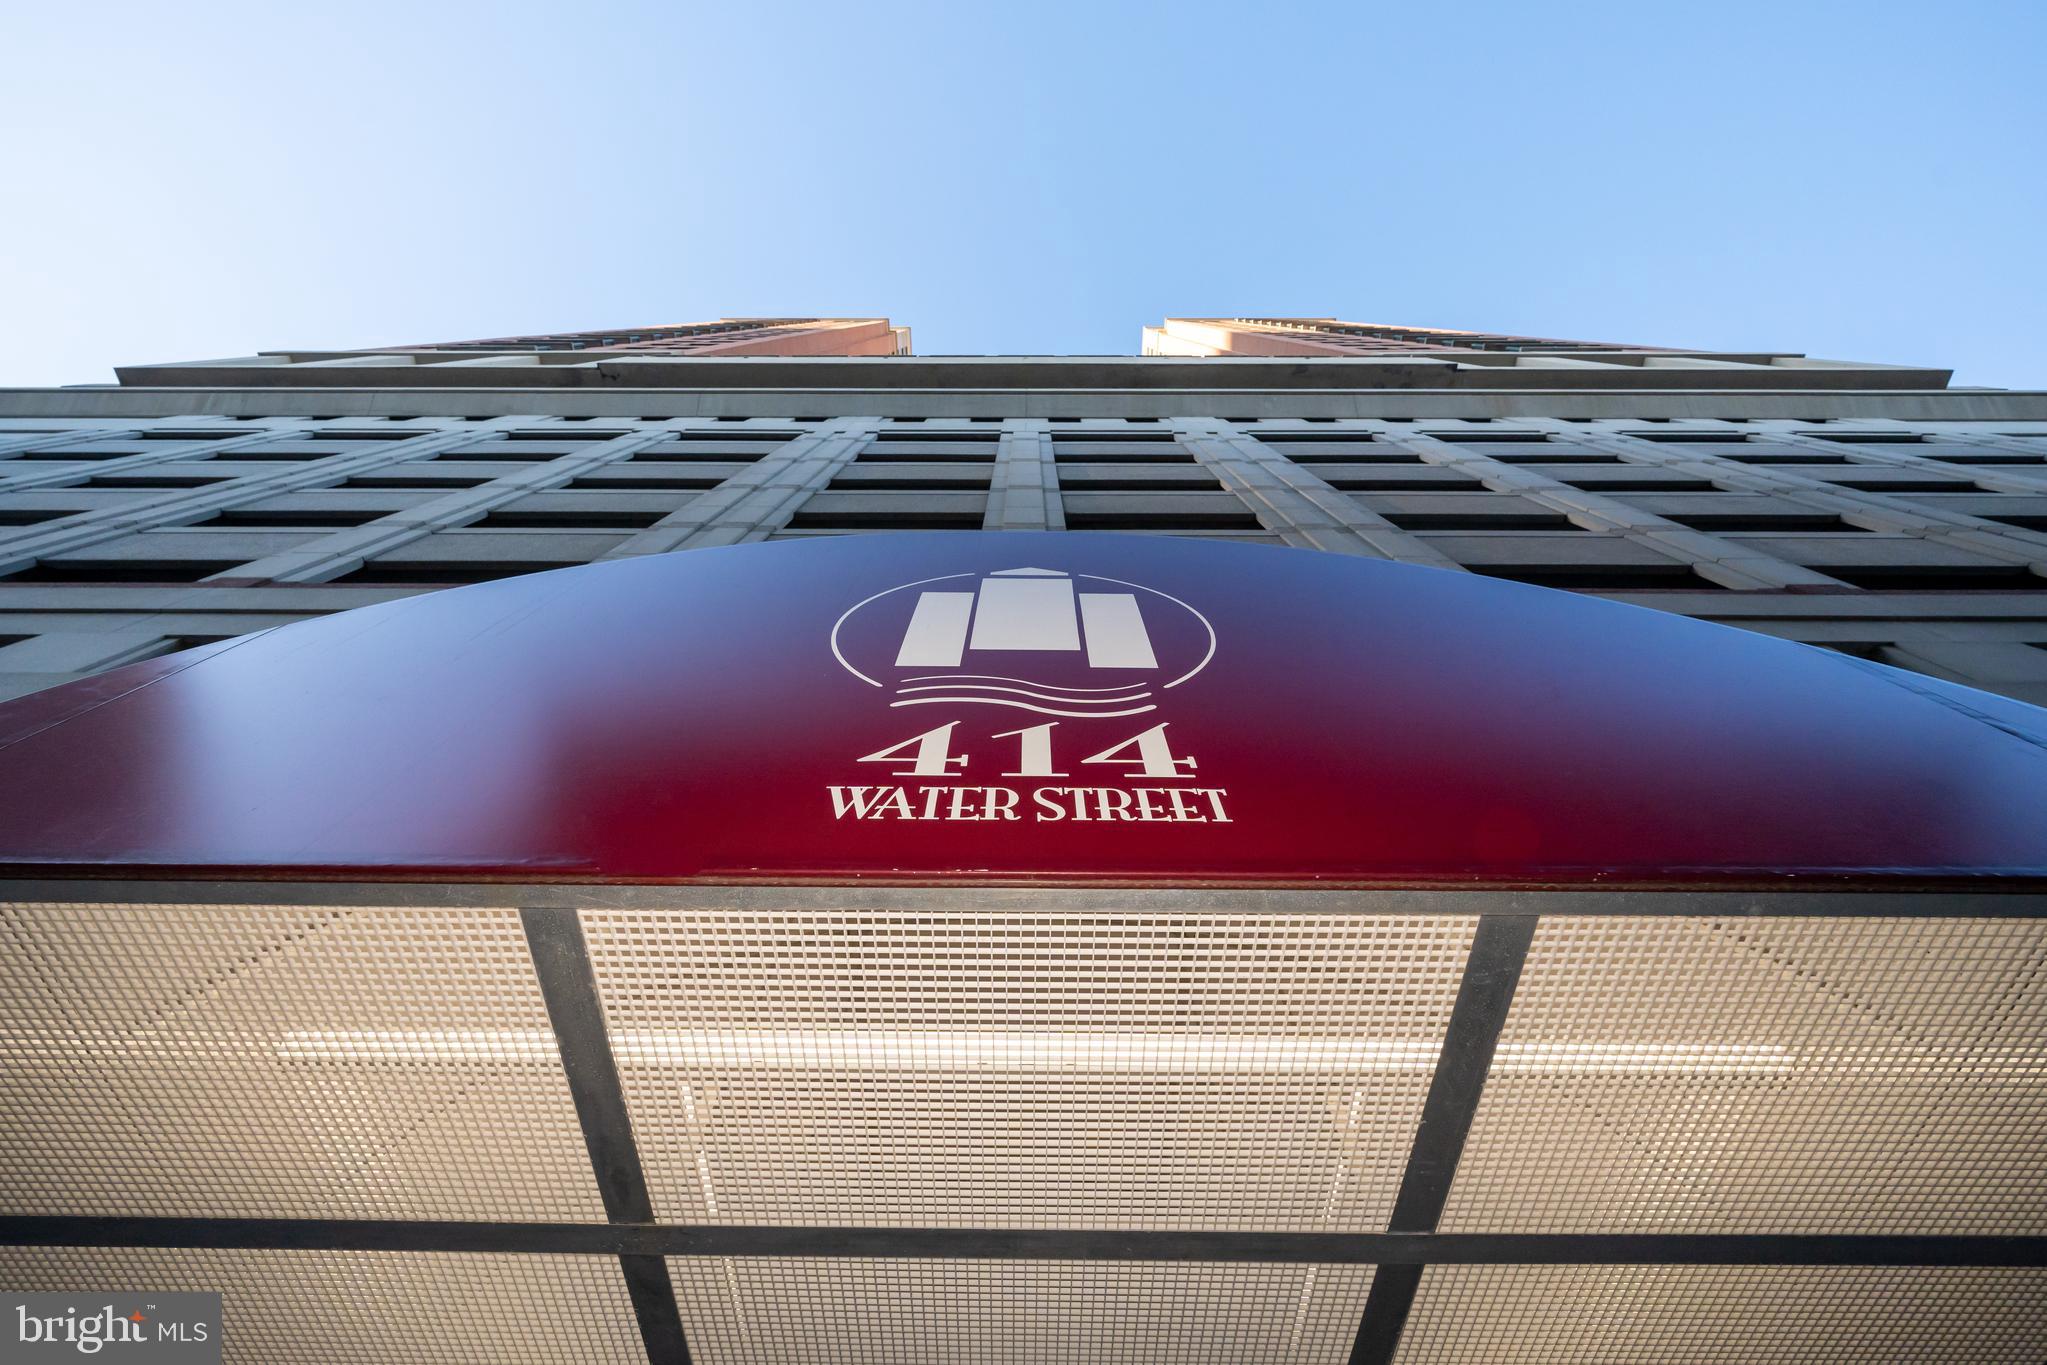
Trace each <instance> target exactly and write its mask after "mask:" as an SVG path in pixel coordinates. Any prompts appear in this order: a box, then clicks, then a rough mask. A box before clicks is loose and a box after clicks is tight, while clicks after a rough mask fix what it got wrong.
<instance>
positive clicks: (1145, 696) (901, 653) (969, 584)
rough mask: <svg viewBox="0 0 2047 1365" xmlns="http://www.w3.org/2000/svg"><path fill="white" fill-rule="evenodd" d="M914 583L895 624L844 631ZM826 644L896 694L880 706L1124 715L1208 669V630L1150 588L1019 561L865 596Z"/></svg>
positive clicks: (1148, 707)
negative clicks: (860, 633)
mask: <svg viewBox="0 0 2047 1365" xmlns="http://www.w3.org/2000/svg"><path fill="white" fill-rule="evenodd" d="M913 591H914V592H915V598H914V605H913V606H912V607H911V608H910V612H909V619H908V620H907V622H905V623H904V624H903V625H902V628H901V631H900V633H897V632H895V631H893V630H890V631H888V632H887V633H886V634H885V635H884V634H882V633H880V632H878V631H870V632H868V633H867V635H866V636H865V637H863V638H862V639H861V640H860V641H858V642H856V641H855V640H854V638H853V637H854V635H855V633H856V629H855V628H856V625H857V623H859V622H860V620H861V618H863V617H864V615H865V614H867V613H869V612H874V611H883V610H886V609H888V608H890V607H894V608H896V610H895V611H892V612H890V613H889V616H890V619H891V620H892V621H893V620H894V619H896V618H897V617H898V616H899V613H900V606H899V605H898V604H899V603H900V602H901V601H902V600H903V595H905V594H909V593H911V592H913ZM831 644H832V653H833V655H834V656H835V657H836V658H837V659H838V661H839V663H840V664H841V665H843V666H844V667H845V669H846V671H847V672H849V673H851V674H852V675H853V676H854V677H856V678H858V679H860V680H861V681H862V682H864V683H867V684H869V685H870V686H873V687H880V688H885V689H888V690H891V691H893V692H894V693H895V695H896V698H897V700H894V701H892V702H890V703H889V704H890V705H891V706H934V705H940V704H954V705H980V706H1003V707H1010V708H1013V709H1015V710H1019V711H1034V712H1037V713H1038V714H1040V715H1046V716H1067V717H1076V718H1078V717H1098V716H1103V717H1105V716H1135V715H1141V714H1143V713H1144V712H1146V711H1153V710H1156V709H1158V698H1159V696H1160V694H1161V693H1163V692H1165V691H1166V690H1168V689H1170V688H1174V687H1178V686H1179V685H1180V684H1181V683H1184V682H1186V681H1187V680H1188V679H1189V678H1192V677H1193V676H1194V675H1195V674H1197V673H1199V672H1200V671H1201V670H1202V669H1203V668H1205V667H1207V666H1208V662H1209V660H1210V659H1212V658H1214V657H1215V628H1214V627H1213V626H1212V625H1210V624H1209V621H1208V618H1207V617H1205V616H1203V615H1202V614H1201V613H1200V612H1199V611H1196V610H1195V609H1194V608H1193V607H1192V606H1189V605H1188V604H1187V603H1186V602H1183V601H1181V600H1180V599H1179V598H1177V597H1174V596H1172V595H1171V594H1170V593H1164V592H1160V591H1159V590H1158V589H1156V588H1148V587H1145V586H1144V585H1142V584H1139V583H1128V582H1125V581H1123V580H1122V579H1116V578H1104V577H1102V576H1101V575H1099V574H1069V573H1067V572H1065V571H1064V570H1060V569H1038V568H1019V569H1003V570H1000V571H998V572H995V573H991V574H988V575H987V576H985V577H980V576H977V575H974V574H964V573H963V574H949V575H946V576H944V577H941V578H930V579H922V580H919V581H918V582H915V583H905V584H902V585H901V586H899V587H895V588H890V589H888V590H887V591H886V592H880V593H876V594H875V595H874V596H872V597H869V598H867V599H866V600H865V601H862V602H859V603H856V604H855V605H854V606H853V607H851V608H850V609H849V610H848V611H847V612H846V613H845V614H844V615H843V616H841V617H840V618H839V619H838V620H837V621H836V622H834V623H833V625H832V636H831ZM886 648H893V651H894V652H893V655H892V656H885V655H884V653H883V651H884V650H885V649H886ZM856 659H858V662H856V661H855V660H856ZM884 678H886V679H887V681H884Z"/></svg>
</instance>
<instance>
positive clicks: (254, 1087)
mask: <svg viewBox="0 0 2047 1365" xmlns="http://www.w3.org/2000/svg"><path fill="white" fill-rule="evenodd" d="M0 1152H4V1153H5V1157H6V1159H5V1160H4V1161H0V1212H7V1213H27V1214H134V1215H191V1216H211V1217H221V1216H270V1217H328V1218H335V1217H385V1218H457V1219H505V1220H577V1219H585V1220H587V1219H601V1218H602V1217H603V1214H604V1211H603V1206H602V1205H601V1203H600V1202H599V1200H598V1197H597V1193H596V1186H595V1182H594V1180H593V1178H592V1176H591V1173H590V1165H589V1160H588V1157H587V1156H586V1154H585V1150H584V1147H583V1141H582V1136H581V1130H580V1129H579V1128H578V1126H577V1122H576V1115H575V1110H574V1107H573V1105H572V1103H571V1101H570V1098H569V1091H568V1087H567V1082H566V1080H565V1079H564V1077H563V1074H562V1069H561V1062H560V1060H559V1057H558V1055H557V1052H556V1049H555V1046H554V1041H553V1035H552V1033H551V1032H550V1030H549V1027H548V1019H547V1010H546V1007H545V1005H544V1003H543V1001H542V999H541V995H540V989H539V986H538V984H537V983H536V981H535V979H534V975H533V967H532V962H531V960H530V958H529V956H528V954H527V950H526V943H525V939H524V938H523V936H522V934H521V931H520V926H519V919H518V915H517V913H516V912H514V911H510V910H475V909H459V910H427V909H371V908H349V909H337V908H306V907H261V906H259V907H243V906H232V907H229V906H162V905H141V906H119V907H113V906H93V905H5V906H0Z"/></svg>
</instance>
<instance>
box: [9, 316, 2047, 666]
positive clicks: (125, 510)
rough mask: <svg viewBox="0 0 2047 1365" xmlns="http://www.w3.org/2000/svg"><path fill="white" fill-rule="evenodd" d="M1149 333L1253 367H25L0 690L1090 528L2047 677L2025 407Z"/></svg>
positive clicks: (819, 326) (1910, 380)
mask: <svg viewBox="0 0 2047 1365" xmlns="http://www.w3.org/2000/svg"><path fill="white" fill-rule="evenodd" d="M721 329H731V330H721ZM1145 335H1146V349H1147V350H1156V349H1164V348H1165V339H1166V338H1169V337H1170V338H1176V339H1178V340H1177V341H1176V343H1175V344H1184V345H1186V346H1188V347H1190V348H1192V347H1196V346H1199V347H1203V348H1207V349H1205V350H1204V351H1203V353H1204V354H1211V355H1214V356H1218V357H1228V358H1221V359H1214V360H1202V361H1196V360H1189V359H1185V358H1171V359H1166V358H1153V357H1121V358H1119V357H1075V358H1068V357H1015V356H980V357H945V358H920V357H913V356H909V355H905V354H898V353H897V352H899V351H907V349H908V329H906V328H900V327H895V326H892V325H891V324H890V323H889V322H888V321H887V320H886V319H851V320H847V319H817V318H811V319H765V320H763V319H731V320H726V321H723V322H719V323H709V324H698V325H694V326H690V327H677V328H639V329H631V328H628V329H619V330H616V331H610V332H592V333H581V334H555V335H549V336H529V337H518V338H502V339H499V340H497V341H490V342H464V343H449V344H442V345H437V346H431V347H412V348H393V349H388V350H376V351H352V352H342V351H283V352H266V353H262V354H258V355H254V356H248V357H240V358H233V359H224V360H209V361H191V362H182V363H177V364H165V365H135V366H127V367H123V368H122V369H121V371H120V380H121V382H120V384H119V385H118V386H117V387H104V388H103V387H84V388H65V389H54V390H22V391H14V392H9V393H6V394H5V395H4V396H0V457H4V460H5V462H4V464H0V468H6V469H8V470H11V471H12V472H11V473H8V474H6V475H4V476H0V574H4V575H5V576H4V577H0V620H4V622H5V625H4V627H0V632H4V633H0V638H7V639H9V640H10V643H9V644H7V645H6V646H5V647H0V695H17V694H20V693H23V692H27V691H31V690H34V689H35V688H38V687H44V686H49V685H51V684H54V683H58V682H63V681H66V680H68V679H71V678H76V677H81V676H84V675H87V674H90V673H93V672H95V671H98V670H100V669H104V668H108V667H112V666H114V665H116V664H122V663H128V662H132V661H135V660H138V659H143V658H148V657H152V656H154V655H157V654H161V653H163V652H165V651H169V650H174V649H177V648H181V647H185V646H188V645H191V644H194V643H199V642H204V641H210V640H217V639H222V638H226V637H231V636H234V635H238V634H241V633H244V632H246V631H249V630H256V629H261V628H264V627H267V626H272V625H279V624H283V623H285V622H287V621H294V620H301V619H304V618H306V617H308V616H316V615H321V614H325V613H327V612H331V611H337V610H343V609H346V608H348V607H353V606H359V605H362V604H365V603H368V602H375V601H383V600H388V599H390V598H393V597H399V596H404V595H407V594H410V593H416V592H420V591H425V590H428V589H431V588H433V587H437V586H444V585H448V584H455V583H466V582H476V581H481V580H483V579H489V578H498V577H503V576H506V575H510V574H518V573H528V572H535V571H539V570H544V569H552V568H559V567H562V566H565V565H570V564H580V563H586V562H589V561H592V560H598V559H617V558H625V557H631V556H636V555H642V554H650V553H660V552H664V551H667V550H672V549H687V548H691V547H694V546H700V545H717V544H731V543H738V542H744V541H749V540H762V539H769V540H780V539H790V538H796V537H802V536H814V535H829V534H837V533H845V532H854V531H884V530H935V529H955V530H959V529H980V528H988V529H1018V530H1023V529H1062V528H1071V529H1076V530H1107V531H1130V532H1144V533H1162V534H1170V535H1181V536H1199V537H1204V538H1225V539H1232V540H1243V541H1249V542H1253V543H1260V544H1276V545H1296V546H1305V547H1309V548H1315V549H1323V550H1333V551H1338V552H1342V553H1350V554H1361V555H1367V556H1377V557H1383V558H1387V559H1393V560H1397V561H1401V562H1405V563H1414V564H1429V565H1434V566H1437V567H1443V568H1450V569H1459V570H1463V571H1466V572H1471V573H1478V574H1486V575H1490V576H1493V577H1500V578H1511V579H1515V580H1518V581H1521V582H1528V583H1538V584H1543V585H1546V586H1550V587H1562V588H1570V589H1573V590H1575V591H1581V592H1589V593H1596V594H1599V595H1602V596H1607V597H1613V598H1616V599H1619V600H1624V601H1630V602H1634V603H1637V604H1639V605H1645V606H1654V607H1658V608H1660V609H1662V610H1666V611H1674V612H1678V613H1681V614H1684V615H1687V616H1695V617H1699V618H1703V619H1706V620H1712V621H1718V622H1721V623H1723V624H1726V625H1734V626H1740V627H1743V628H1746V629H1751V630H1760V631H1764V632H1766V633H1769V634H1773V635H1780V636H1784V637H1787V638H1790V639H1795V640H1802V641H1805V642H1807V643H1810V644H1817V645H1822V646H1825V647H1827V648H1831V649H1839V650H1844V651H1847V652H1850V653H1854V654H1858V655H1860V656H1863V657H1866V658H1871V659H1876V660H1879V661H1882V662H1885V663H1890V664H1895V665H1897V666H1899V667H1903V668H1907V669H1912V670H1915V671H1918V672H1922V673H1925V674H1928V675H1931V676H1934V677H1937V678H1944V679H1948V680H1951V681H1957V682H1963V683H1967V684H1969V685H1971V686H1974V687H1980V688H1985V689H1988V690H1990V691H1995V692H2002V693H2004V694H2006V695H2008V696H2012V697H2017V698H2020V699H2023V700H2030V701H2034V702H2040V701H2047V581H2043V579H2042V578H2041V576H2040V565H2041V564H2042V563H2043V562H2047V407H2043V406H2042V402H2043V400H2041V399H2040V398H2039V397H2037V396H2035V395H2033V394H2030V393H2010V392H1999V391H1989V390H1970V389H1954V388H1950V387H1949V386H1948V372H1947V371H1945V370H1941V369H1937V368H1931V367H1915V366H1898V365H1874V364H1860V363H1850V362H1842V361H1828V360H1816V359H1812V358H1809V357H1806V356H1802V355H1796V354H1789V353H1763V352H1754V353H1741V354H1729V353H1707V352H1698V351H1684V350H1677V349H1660V348H1634V347H1616V346H1613V345H1610V344H1604V343H1579V342H1551V341H1538V340H1535V339H1531V338H1522V337H1511V336H1500V335H1493V334H1478V333H1466V332H1444V331H1432V330H1429V329H1423V328H1413V327H1382V326H1366V325H1363V324H1350V323H1337V322H1332V321H1329V320H1326V319H1256V320H1243V319H1220V320H1218V319H1201V320H1186V319H1169V320H1167V322H1166V323H1165V325H1164V326H1163V327H1162V328H1147V329H1146V332H1145ZM737 346H746V347H749V348H753V349H750V350H749V351H747V352H746V353H744V354H737V353H735V352H734V351H733V350H732V349H730V348H732V347H737ZM769 346H774V347H778V348H782V347H785V348H786V349H778V350H775V351H772V352H769V351H766V350H763V349H761V348H765V347H769ZM682 347H700V348H702V349H696V350H688V351H680V350H679V349H678V348H682ZM1318 347H1320V348H1327V349H1321V350H1317V349H1314V348H1318ZM870 348H872V349H870ZM1287 348H1295V349H1287ZM1353 348H1354V349H1353ZM1516 348H1519V349H1516Z"/></svg>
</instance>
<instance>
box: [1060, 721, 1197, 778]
mask: <svg viewBox="0 0 2047 1365" xmlns="http://www.w3.org/2000/svg"><path fill="white" fill-rule="evenodd" d="M1131 748H1135V749H1136V750H1137V757H1135V758H1118V757H1116V755H1118V754H1120V753H1123V752H1125V751H1126V750H1128V749H1131ZM1081 762H1083V763H1131V764H1137V765H1140V766H1139V767H1138V771H1139V772H1140V773H1142V774H1143V775H1144V776H1146V777H1148V778H1150V779H1151V780H1152V781H1154V782H1160V781H1168V780H1171V779H1174V778H1182V777H1192V776H1193V775H1194V774H1193V773H1192V772H1184V773H1183V772H1181V771H1180V769H1182V768H1189V769H1191V768H1193V766H1194V760H1193V759H1191V758H1175V757H1173V748H1172V746H1171V745H1170V744H1168V743H1167V742H1166V722H1164V721H1161V722H1160V723H1159V724H1157V725H1154V726H1152V727H1151V729H1149V730H1146V731H1145V732H1144V733H1143V734H1141V735H1132V736H1131V737H1130V738H1128V739H1126V740H1124V741H1123V742H1122V743H1121V744H1118V745H1115V746H1113V747H1112V748H1108V749H1104V750H1102V751H1101V752H1100V753H1098V754H1096V755H1095V756H1094V757H1092V758H1083V759H1082V760H1081Z"/></svg>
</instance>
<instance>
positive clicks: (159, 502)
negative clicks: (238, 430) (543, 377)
mask: <svg viewBox="0 0 2047 1365" xmlns="http://www.w3.org/2000/svg"><path fill="white" fill-rule="evenodd" d="M533 420H534V419H533V418H531V417H524V416H520V417H499V418H494V419H492V420H491V421H489V422H477V423H461V424H458V425H456V426H454V427H449V428H444V429H442V430H439V431H435V432H432V433H430V434H427V435H422V436H415V437H412V438H411V439H409V440H401V441H391V442H388V443H382V444H380V446H379V448H378V449H376V450H374V451H365V452H363V453H361V454H357V455H345V454H344V455H331V456H328V457H327V458H325V459H322V460H316V461H313V462H311V463H308V464H299V465H286V466H284V467H283V468H281V469H277V470H273V471H269V472H265V473H262V474H250V475H247V476H246V477H243V478H238V479H228V480H226V481H224V482H221V483H215V484H208V485H206V486H205V487H204V488H179V489H172V490H169V491H167V492H166V493H165V494H164V496H162V497H160V498H139V499H137V500H135V501H134V502H128V503H123V504H121V505H120V506H118V507H104V508H99V509H97V510H94V511H91V512H80V513H78V514H77V515H75V516H69V517H59V518H57V519H56V520H54V521H45V522H38V523H36V524H35V525H33V526H25V527H21V528H19V529H18V530H16V531H14V532H13V533H12V534H7V533H5V532H0V574H8V573H13V572H15V571H16V570H19V569H25V568H27V567H28V566H29V565H31V564H33V563H35V562H36V561H37V560H38V559H46V558H48V557H50V556H52V555H60V554H69V553H71V552H72V551H74V550H79V549H83V548H84V547H86V546H88V545H98V544H101V543H102V542H105V541H109V540H113V539H115V538H117V537H119V536H124V535H127V534H128V533H129V532H131V531H141V530H150V529H154V528H156V527H160V526H177V525H181V524H186V523H190V522H193V521H197V520H199V519H200V518H201V517H204V516H207V515H209V514H211V513H213V512H218V511H221V510H223V509H225V508H228V507H233V506H235V505H236V504H237V503H242V502H249V501H252V500H254V499H258V498H266V497H271V496H274V495H275V494H278V493H290V492H295V491H297V490H299V489H301V488H320V487H324V486H327V485H330V484H337V483H340V482H341V481H342V480H343V479H346V478H348V477H349V476H350V475H352V474H360V473H364V472H366V471H369V470H372V469H382V468H384V467H386V466H388V465H394V464H399V463H402V462H404V461H406V460H413V459H418V458H419V457H420V456H422V455H433V454H438V453H440V452H441V451H443V450H452V449H454V448H456V447H458V446H464V445H467V444H469V443H470V442H471V441H474V440H475V439H476V438H477V437H479V436H482V435H485V434H488V433H490V432H492V431H495V430H499V429H502V428H504V427H507V426H522V425H525V424H527V423H530V422H532V421H533ZM288 434H289V435H296V434H297V433H295V432H293V433H280V432H273V433H266V434H265V435H263V436H261V437H252V438H250V440H249V441H247V442H234V443H232V444H233V445H234V446H235V447H236V448H242V447H243V446H244V445H260V444H262V443H263V442H265V441H271V440H278V439H282V438H283V436H285V435H288ZM227 444H230V443H227V442H214V443H212V449H213V451H214V453H215V454H218V453H219V451H220V448H221V447H222V446H223V445H227ZM137 458H139V459H150V460H154V459H155V458H156V457H155V456H154V455H150V456H138V457H137ZM110 463H116V464H118V463H120V462H119V461H113V462H110Z"/></svg>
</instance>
